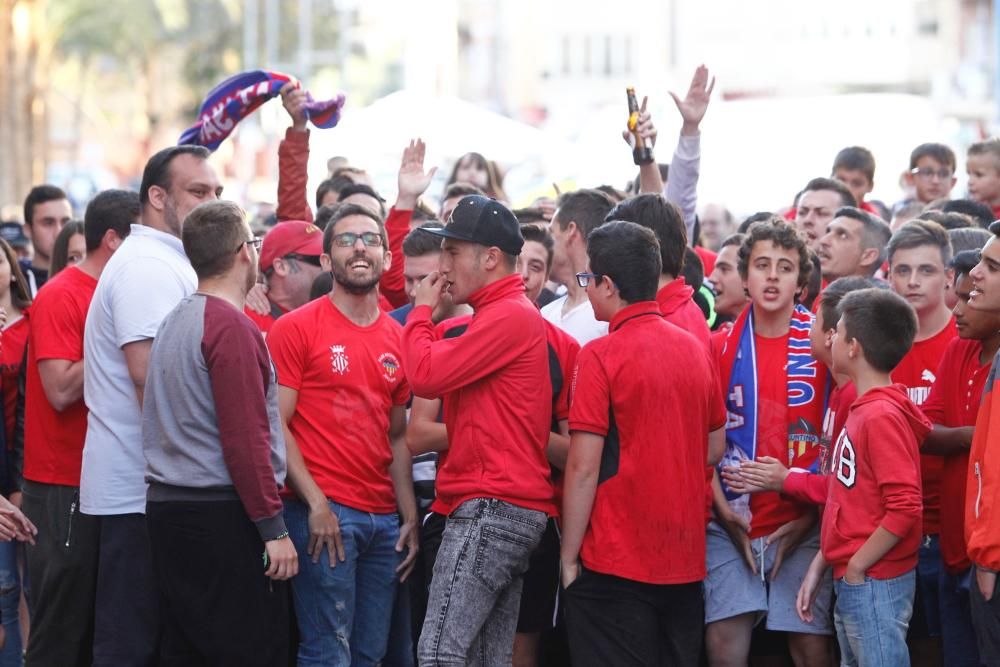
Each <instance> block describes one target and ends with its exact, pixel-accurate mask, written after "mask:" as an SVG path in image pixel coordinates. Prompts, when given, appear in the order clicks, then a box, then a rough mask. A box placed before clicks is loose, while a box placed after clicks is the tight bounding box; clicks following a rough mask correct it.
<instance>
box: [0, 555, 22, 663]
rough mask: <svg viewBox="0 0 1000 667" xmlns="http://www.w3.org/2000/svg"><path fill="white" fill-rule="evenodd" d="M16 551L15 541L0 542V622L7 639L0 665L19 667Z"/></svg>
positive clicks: (19, 596)
mask: <svg viewBox="0 0 1000 667" xmlns="http://www.w3.org/2000/svg"><path fill="white" fill-rule="evenodd" d="M17 553H18V543H17V542H13V541H11V542H0V622H2V623H3V629H4V631H5V632H6V633H7V641H6V642H5V643H4V645H3V648H2V649H0V667H19V666H20V665H22V664H24V661H23V657H22V654H21V648H22V646H21V624H20V623H19V620H20V619H19V616H18V608H19V606H20V604H21V576H20V574H19V573H18V569H17Z"/></svg>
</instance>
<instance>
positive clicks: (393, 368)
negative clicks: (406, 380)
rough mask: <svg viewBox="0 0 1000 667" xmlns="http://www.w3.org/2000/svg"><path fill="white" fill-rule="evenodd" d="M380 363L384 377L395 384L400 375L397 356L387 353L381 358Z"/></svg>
mask: <svg viewBox="0 0 1000 667" xmlns="http://www.w3.org/2000/svg"><path fill="white" fill-rule="evenodd" d="M378 362H379V364H381V365H382V377H384V378H385V379H386V380H388V381H389V382H395V381H396V376H397V375H398V374H399V360H398V359H396V357H395V355H393V354H391V353H389V352H385V353H383V354H381V355H380V356H379V358H378Z"/></svg>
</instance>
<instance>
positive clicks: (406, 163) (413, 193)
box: [396, 139, 437, 211]
mask: <svg viewBox="0 0 1000 667" xmlns="http://www.w3.org/2000/svg"><path fill="white" fill-rule="evenodd" d="M426 151H427V147H426V146H425V145H424V142H423V141H422V140H420V139H412V140H410V145H409V146H407V147H406V148H404V149H403V159H402V161H401V162H400V165H399V177H398V185H399V194H398V195H397V196H396V208H397V209H401V210H406V211H411V210H413V208H414V207H416V205H417V198H418V197H420V195H422V194H423V193H424V191H425V190H427V187H428V186H429V185H430V184H431V181H432V180H433V179H434V174H435V173H436V172H437V167H431V168H430V170H429V171H426V172H425V171H424V154H425V153H426Z"/></svg>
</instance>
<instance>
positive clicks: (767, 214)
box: [736, 211, 774, 234]
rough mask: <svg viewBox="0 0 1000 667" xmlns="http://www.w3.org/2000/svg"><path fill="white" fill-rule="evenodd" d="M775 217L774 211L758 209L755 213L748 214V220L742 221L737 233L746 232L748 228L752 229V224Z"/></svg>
mask: <svg viewBox="0 0 1000 667" xmlns="http://www.w3.org/2000/svg"><path fill="white" fill-rule="evenodd" d="M773 217H774V213H772V212H771V211H757V212H756V213H754V214H753V215H748V216H747V218H746V220H744V221H743V222H741V223H740V226H739V227H737V228H736V233H737V234H746V233H747V230H748V229H750V225H753V224H754V223H757V222H762V221H764V220H770V219H771V218H773Z"/></svg>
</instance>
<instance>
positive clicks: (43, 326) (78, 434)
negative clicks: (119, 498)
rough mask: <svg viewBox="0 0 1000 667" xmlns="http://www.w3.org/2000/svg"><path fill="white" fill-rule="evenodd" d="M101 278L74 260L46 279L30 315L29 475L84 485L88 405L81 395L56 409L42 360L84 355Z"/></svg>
mask: <svg viewBox="0 0 1000 667" xmlns="http://www.w3.org/2000/svg"><path fill="white" fill-rule="evenodd" d="M95 289H97V281H96V280H94V279H93V278H92V277H90V276H89V275H87V274H86V273H84V272H83V271H81V270H80V269H78V268H77V267H75V266H69V267H66V268H65V269H64V270H63V271H60V272H59V273H58V274H56V277H55V278H53V279H52V280H50V281H48V282H47V283H45V287H44V288H43V289H41V290H39V292H38V296H37V297H35V302H34V304H33V305H32V307H31V312H30V313H29V315H28V318H29V322H30V328H31V331H30V333H29V334H28V370H27V376H26V384H25V393H24V478H25V479H28V480H31V481H33V482H41V483H43V484H60V485H64V486H79V485H80V465H81V462H82V459H83V441H84V438H85V437H86V435H87V406H86V404H85V403H84V402H83V398H80V400H78V401H77V402H76V403H74V404H73V405H71V406H69V407H67V408H66V409H65V410H63V411H62V412H57V411H56V409H55V408H53V407H52V405H51V404H50V403H49V401H48V398H47V397H46V396H45V389H44V388H43V387H42V379H41V376H40V375H39V373H38V362H40V361H45V360H48V359H65V360H67V361H71V362H77V361H80V360H81V359H83V327H84V324H85V323H86V321H87V310H88V309H89V308H90V300H91V299H92V298H93V297H94V290H95Z"/></svg>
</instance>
